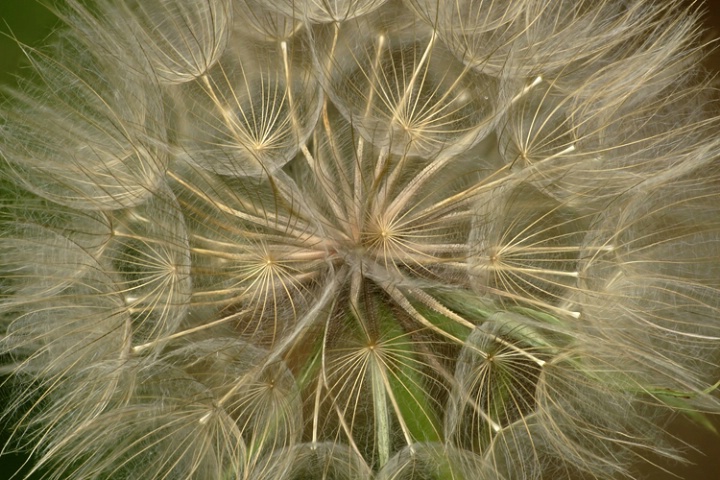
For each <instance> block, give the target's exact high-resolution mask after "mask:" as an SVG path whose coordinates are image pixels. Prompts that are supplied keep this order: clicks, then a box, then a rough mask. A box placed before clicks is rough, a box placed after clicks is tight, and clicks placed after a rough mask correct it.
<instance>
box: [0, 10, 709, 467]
mask: <svg viewBox="0 0 720 480" xmlns="http://www.w3.org/2000/svg"><path fill="white" fill-rule="evenodd" d="M59 1H61V0H59ZM118 1H122V0H118ZM178 1H184V0H178ZM268 1H272V0H268ZM441 1H452V0H441ZM658 1H664V0H658ZM45 3H48V1H46V2H45ZM707 3H708V5H707V9H708V10H709V15H708V17H707V20H708V27H709V31H708V38H711V37H712V38H718V37H720V1H718V0H708V2H707ZM57 26H58V22H57V21H56V19H55V18H54V17H53V15H52V14H51V13H50V12H49V10H48V9H47V8H46V7H45V6H43V4H42V3H40V2H38V1H36V0H0V33H1V34H2V35H0V84H3V85H12V84H14V83H15V76H16V75H22V70H23V67H26V66H27V64H26V61H25V59H24V56H23V54H22V50H21V48H20V47H19V46H18V45H17V41H19V42H21V43H24V44H27V45H30V46H39V45H42V44H43V43H44V41H45V39H46V38H47V36H48V35H49V34H50V33H51V32H52V30H53V29H54V28H56V27H57ZM13 38H15V39H17V41H16V40H14V39H13ZM708 66H709V67H710V68H713V69H715V70H717V71H720V49H718V51H716V52H715V54H713V55H712V56H711V57H710V58H709V64H708ZM0 108H1V107H0ZM0 261H2V259H0ZM3 380H5V379H4V378H2V377H0V385H2V382H3ZM10 395H11V391H10V389H8V388H7V386H2V387H0V407H2V406H3V405H5V404H6V402H7V401H8V399H9V398H10ZM715 423H716V425H718V429H720V418H715ZM1 427H4V428H3V429H2V430H1V431H0V446H2V445H4V444H5V443H6V442H7V438H8V437H7V434H8V432H7V430H6V427H7V426H5V425H2V426H1ZM670 429H671V431H672V433H673V434H674V435H677V436H678V437H679V438H681V439H683V440H684V441H686V442H688V443H690V444H692V445H693V446H694V447H695V448H697V449H698V450H697V451H695V450H690V449H688V451H687V457H688V458H689V459H690V460H691V461H692V462H693V463H694V465H690V466H682V465H667V464H664V465H663V467H664V468H666V469H668V470H670V471H671V472H673V473H674V474H675V475H676V476H672V475H671V474H670V473H667V472H663V471H661V470H659V469H656V468H643V470H642V471H641V472H638V473H637V474H638V475H642V476H643V478H646V479H648V480H671V479H677V478H678V477H679V478H682V479H686V480H717V479H718V478H720V437H718V436H716V435H714V434H712V433H710V432H708V431H706V430H702V429H699V428H697V427H695V426H694V425H693V424H691V423H690V422H689V421H688V420H687V419H685V418H683V417H677V418H675V419H674V420H673V421H672V422H671V423H670ZM26 460H27V458H26V456H23V455H16V454H5V455H3V456H0V480H8V479H10V478H11V475H12V474H13V473H14V472H15V471H17V470H18V469H19V468H21V466H22V465H23V462H25V461H26ZM23 471H24V472H26V471H27V469H24V470H23ZM15 478H17V479H18V480H19V479H22V475H20V476H19V477H15ZM30 478H31V479H32V480H37V479H39V478H40V476H39V475H34V476H33V477H30ZM68 480H71V479H68ZM138 480H145V479H138ZM207 480H214V479H207ZM508 480H515V479H508Z"/></svg>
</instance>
